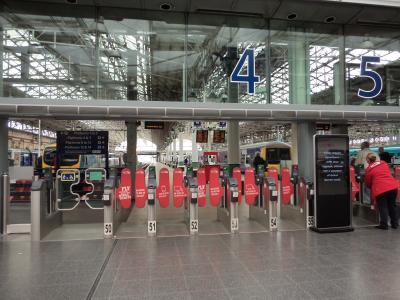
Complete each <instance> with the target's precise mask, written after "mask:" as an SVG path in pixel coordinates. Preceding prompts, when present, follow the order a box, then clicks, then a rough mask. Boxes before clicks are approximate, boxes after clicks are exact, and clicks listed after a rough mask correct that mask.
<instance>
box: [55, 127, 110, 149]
mask: <svg viewBox="0 0 400 300" xmlns="http://www.w3.org/2000/svg"><path fill="white" fill-rule="evenodd" d="M57 153H58V154H62V155H66V154H80V155H84V154H107V155H108V131H57Z"/></svg>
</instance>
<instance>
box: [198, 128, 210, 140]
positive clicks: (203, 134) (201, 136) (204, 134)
mask: <svg viewBox="0 0 400 300" xmlns="http://www.w3.org/2000/svg"><path fill="white" fill-rule="evenodd" d="M207 142H208V130H197V131H196V143H207Z"/></svg>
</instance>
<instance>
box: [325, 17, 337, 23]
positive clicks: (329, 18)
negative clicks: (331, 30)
mask: <svg viewBox="0 0 400 300" xmlns="http://www.w3.org/2000/svg"><path fill="white" fill-rule="evenodd" d="M335 21H336V17H335V16H329V17H326V18H325V20H324V22H325V23H328V24H329V23H333V22H335Z"/></svg>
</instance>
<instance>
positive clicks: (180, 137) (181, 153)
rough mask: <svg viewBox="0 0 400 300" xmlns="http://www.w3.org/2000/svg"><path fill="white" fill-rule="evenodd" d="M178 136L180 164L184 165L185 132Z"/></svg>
mask: <svg viewBox="0 0 400 300" xmlns="http://www.w3.org/2000/svg"><path fill="white" fill-rule="evenodd" d="M178 137H179V156H178V166H183V165H184V159H183V132H179V134H178Z"/></svg>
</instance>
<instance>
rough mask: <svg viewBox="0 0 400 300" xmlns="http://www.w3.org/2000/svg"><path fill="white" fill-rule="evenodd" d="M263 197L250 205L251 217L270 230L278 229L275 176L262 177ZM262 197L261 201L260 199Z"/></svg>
mask: <svg viewBox="0 0 400 300" xmlns="http://www.w3.org/2000/svg"><path fill="white" fill-rule="evenodd" d="M262 182H263V185H262V189H261V191H262V192H261V193H260V194H262V197H259V198H258V201H256V202H255V203H254V205H250V206H249V216H250V219H252V220H255V221H256V222H258V223H260V224H261V225H263V226H265V227H266V228H267V229H268V230H270V231H276V230H278V217H277V215H278V188H277V186H276V183H275V179H274V178H273V177H265V178H263V179H262ZM260 199H261V201H260Z"/></svg>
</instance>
